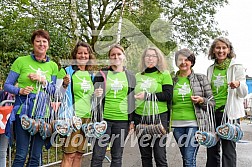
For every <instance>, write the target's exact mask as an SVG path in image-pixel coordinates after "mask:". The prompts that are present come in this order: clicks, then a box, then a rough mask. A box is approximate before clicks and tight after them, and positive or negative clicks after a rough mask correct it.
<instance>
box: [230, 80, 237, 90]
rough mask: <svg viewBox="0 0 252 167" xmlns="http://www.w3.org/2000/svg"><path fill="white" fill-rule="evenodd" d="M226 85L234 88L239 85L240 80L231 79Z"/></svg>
mask: <svg viewBox="0 0 252 167" xmlns="http://www.w3.org/2000/svg"><path fill="white" fill-rule="evenodd" d="M228 85H229V86H230V88H231V89H235V88H238V87H239V86H240V81H232V82H230V83H228Z"/></svg>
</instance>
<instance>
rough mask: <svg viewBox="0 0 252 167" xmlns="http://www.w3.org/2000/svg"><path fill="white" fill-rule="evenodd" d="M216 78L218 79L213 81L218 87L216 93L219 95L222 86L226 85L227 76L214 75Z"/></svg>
mask: <svg viewBox="0 0 252 167" xmlns="http://www.w3.org/2000/svg"><path fill="white" fill-rule="evenodd" d="M214 77H215V78H216V79H213V83H214V86H215V87H216V92H217V93H218V90H219V88H220V87H221V86H223V85H224V83H225V78H226V75H223V76H222V75H221V73H219V74H218V75H217V76H216V75H214Z"/></svg>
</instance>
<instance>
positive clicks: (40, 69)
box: [11, 55, 58, 114]
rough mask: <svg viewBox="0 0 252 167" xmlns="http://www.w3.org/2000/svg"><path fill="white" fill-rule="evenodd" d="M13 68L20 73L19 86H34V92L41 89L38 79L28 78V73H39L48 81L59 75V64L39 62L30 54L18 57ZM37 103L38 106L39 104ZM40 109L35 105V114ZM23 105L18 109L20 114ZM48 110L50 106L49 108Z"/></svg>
mask: <svg viewBox="0 0 252 167" xmlns="http://www.w3.org/2000/svg"><path fill="white" fill-rule="evenodd" d="M11 70H12V71H14V72H16V73H18V74H19V77H18V80H17V82H18V87H19V88H25V87H27V86H32V87H33V88H34V89H33V91H32V93H35V94H36V93H37V91H38V89H39V86H38V85H39V84H38V83H37V81H32V80H30V78H28V75H29V74H31V73H36V74H39V75H40V76H41V77H45V78H46V80H47V81H48V82H51V77H52V76H57V73H58V66H57V64H56V63H55V62H53V61H48V62H38V61H36V60H34V59H33V58H32V56H31V55H28V56H22V57H19V58H17V60H15V61H14V63H13V64H12V66H11ZM34 103H35V104H37V105H39V104H38V103H39V102H36V101H35V102H34ZM37 105H36V106H37ZM37 111H38V109H35V106H33V114H34V112H37ZM20 112H21V107H20V109H19V110H18V112H17V114H20ZM47 112H48V108H47Z"/></svg>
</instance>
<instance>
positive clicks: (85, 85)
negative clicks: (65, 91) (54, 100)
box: [75, 75, 91, 93]
mask: <svg viewBox="0 0 252 167" xmlns="http://www.w3.org/2000/svg"><path fill="white" fill-rule="evenodd" d="M75 76H76V78H78V79H79V80H80V81H82V82H78V83H77V84H80V86H81V89H82V90H83V92H84V93H86V92H88V91H89V90H91V81H87V80H86V79H85V77H83V79H81V78H80V77H78V75H75Z"/></svg>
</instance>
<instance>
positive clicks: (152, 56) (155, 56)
mask: <svg viewBox="0 0 252 167" xmlns="http://www.w3.org/2000/svg"><path fill="white" fill-rule="evenodd" d="M144 58H146V59H149V58H158V56H157V55H156V54H152V55H145V56H144Z"/></svg>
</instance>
